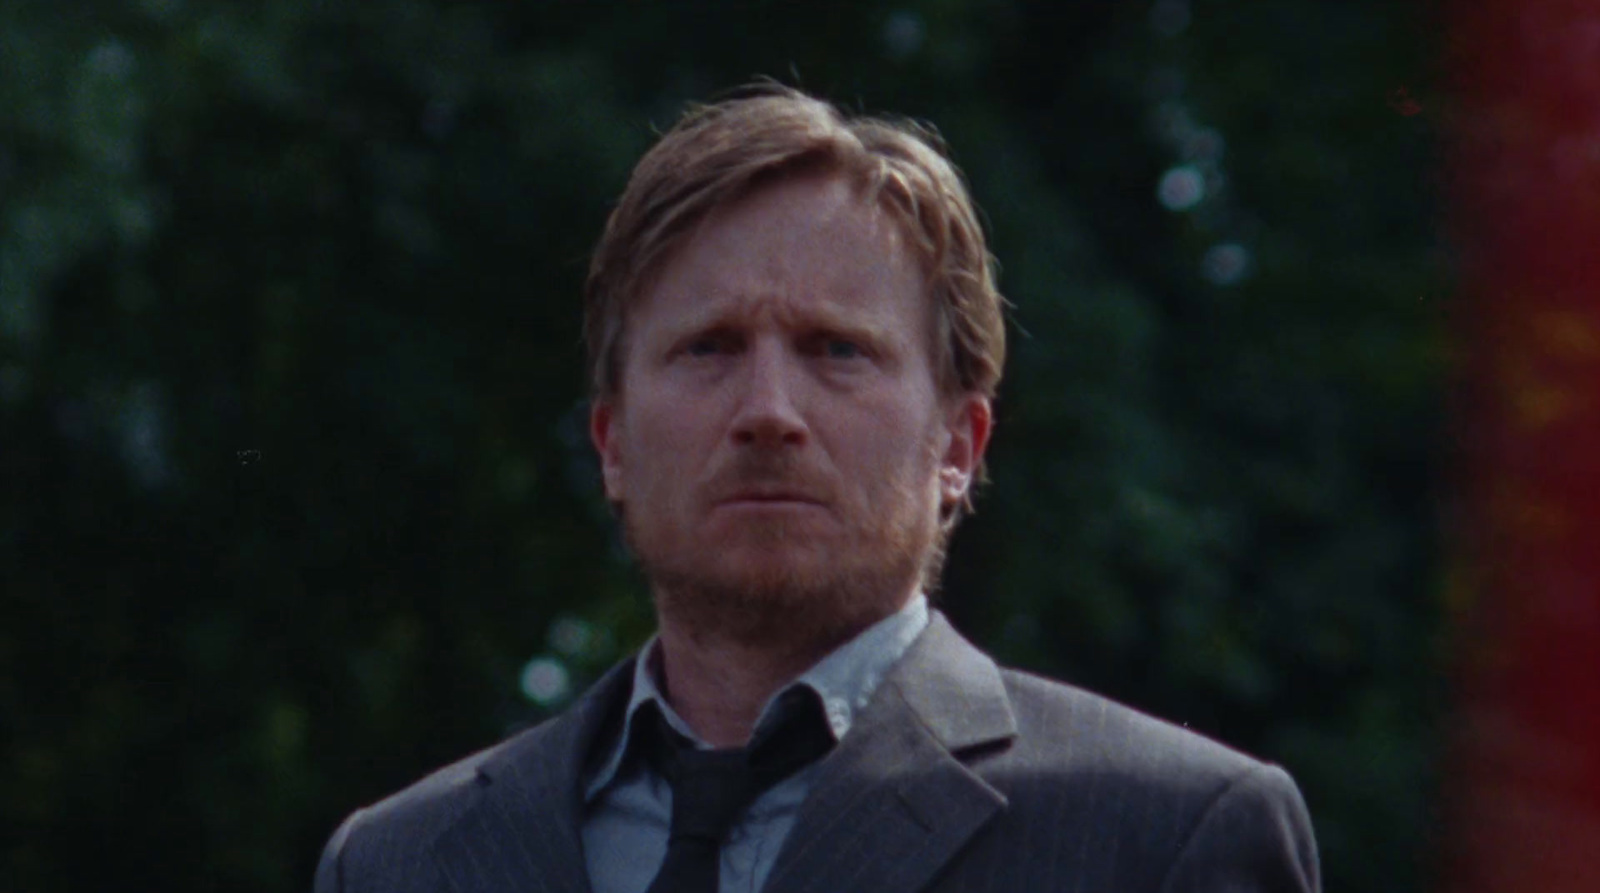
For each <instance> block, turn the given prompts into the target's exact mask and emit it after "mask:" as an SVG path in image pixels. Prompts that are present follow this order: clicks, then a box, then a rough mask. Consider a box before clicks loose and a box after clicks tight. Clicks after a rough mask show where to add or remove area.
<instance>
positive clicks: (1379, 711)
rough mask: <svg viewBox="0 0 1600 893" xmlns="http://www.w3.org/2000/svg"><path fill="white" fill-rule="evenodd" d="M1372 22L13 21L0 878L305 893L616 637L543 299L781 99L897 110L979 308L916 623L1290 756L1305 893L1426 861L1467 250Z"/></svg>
mask: <svg viewBox="0 0 1600 893" xmlns="http://www.w3.org/2000/svg"><path fill="white" fill-rule="evenodd" d="M1430 15H1431V13H1430V12H1429V7H1428V6H1427V5H1424V4H1412V3H1396V2H1393V0H1337V2H1334V0H1271V2H1268V0H1193V2H1190V0H1154V2H1072V3H1067V2H1047V0H1032V2H1030V0H921V2H916V0H903V2H876V0H869V2H852V3H821V2H817V3H808V4H803V5H802V4H796V3H778V2H770V3H717V2H694V3H672V4H667V3H656V4H644V3H627V4H623V3H615V4H604V3H582V4H580V3H553V2H541V3H521V4H502V3H487V2H448V3H447V2H443V0H437V2H427V0H385V2H365V3H339V2H332V0H326V2H319V0H274V2H271V3H240V2H225V0H122V2H113V0H77V2H72V3H50V2H26V0H7V2H0V888H3V889H4V890H7V891H17V893H36V891H41V893H42V891H67V890H73V891H79V890H81V891H91V890H92V891H101V890H158V889H159V890H164V891H171V893H182V891H200V890H219V889H225V890H231V891H260V893H287V891H292V890H305V889H309V884H310V879H311V874H312V869H313V866H314V864H315V861H316V858H317V855H318V853H319V851H320V848H321V846H322V844H323V842H324V840H325V839H326V838H327V836H328V834H329V833H330V832H331V831H332V830H333V828H334V826H335V825H336V824H337V822H338V820H339V819H340V818H341V817H342V816H343V815H345V814H347V813H348V812H350V811H351V810H352V809H354V808H356V807H357V806H360V805H363V804H366V803H369V802H371V801H373V800H374V799H376V798H378V797H380V796H382V795H384V794H386V793H388V792H391V791H393V790H395V789H396V788H398V787H400V786H402V785H403V784H405V783H407V782H409V781H411V780H413V779H415V778H417V777H419V776H420V775H422V774H424V773H425V772H426V771H428V770H429V769H431V768H433V767H436V766H438V765H440V764H443V763H445V762H448V761H450V760H452V759H455V758H457V757H459V756H462V755H464V754H466V753H468V752H470V751H473V750H476V749H479V748H481V747H484V746H487V745H489V744H491V743H493V742H494V741H496V740H498V739H499V738H501V737H502V736H504V735H506V734H508V733H509V732H512V731H515V730H517V729H520V728H522V727H525V726H526V725H528V724H530V723H533V722H537V721H538V720H539V719H541V718H543V717H546V716H548V715H550V714H552V713H553V712H555V711H559V710H560V709H561V708H562V707H563V706H564V705H566V704H567V703H569V702H570V700H571V699H572V698H573V697H575V696H576V695H577V694H578V693H580V692H581V691H582V690H583V688H584V686H585V685H587V684H588V683H589V682H590V681H592V680H593V679H595V678H596V677H597V676H598V674H599V673H600V672H602V671H603V670H604V669H605V668H606V667H608V666H610V665H611V664H612V663H613V662H615V661H616V660H618V659H620V658H622V657H624V656H626V655H627V654H628V653H629V652H630V651H631V650H632V649H633V648H635V647H636V646H637V645H638V644H639V643H640V642H641V641H642V640H643V639H644V637H645V636H646V635H648V634H649V632H650V631H651V628H652V617H651V613H650V608H649V603H648V600H647V598H646V597H645V593H644V588H643V586H642V584H641V581H640V580H639V579H638V577H637V575H636V574H635V573H634V572H633V571H632V570H631V569H630V568H629V566H628V564H627V562H626V560H625V557H624V555H623V553H622V550H621V548H620V544H619V541H618V537H617V535H616V532H615V530H614V529H613V526H612V524H611V521H610V519H609V516H608V514H607V511H606V508H605V505H604V502H603V500H602V497H601V493H600V488H599V478H598V474H597V469H596V465H595V462H594V460H593V458H592V456H591V452H590V448H589V446H588V443H587V439H586V436H585V433H584V432H585V427H584V426H585V420H586V406H585V404H584V403H583V395H584V382H583V377H582V352H581V347H580V340H579V290H580V284H581V281H582V277H583V274H584V270H585V265H586V262H587V255H588V251H589V249H590V247H591V245H592V243H593V240H594V239H595V237H596V236H597V235H598V233H599V230H600V227H601V224H602V222H603V220H604V217H605V215H606V213H607V212H608V210H609V208H610V205H611V202H612V201H613V200H614V198H615V197H616V196H617V194H618V193H619V192H620V191H621V189H622V187H623V184H624V182H625V180H626V177H627V174H628V172H629V170H630V168H631V166H632V164H633V162H634V161H635V160H636V159H637V158H638V157H639V155H640V154H641V153H642V152H643V151H644V150H645V148H646V147H648V146H649V145H650V143H651V141H652V139H653V136H654V134H656V133H657V132H659V131H660V130H662V129H664V128H666V127H667V126H669V125H670V124H671V123H672V122H673V121H674V120H675V118H676V117H677V115H678V114H679V113H680V112H681V111H682V110H683V109H684V108H685V105H686V103H689V102H691V101H695V100H706V99H710V98H714V97H715V96H716V95H717V93H718V92H719V91H722V90H725V89H727V88H730V87H733V86H735V85H738V84H740V83H742V82H746V81H748V80H750V79H752V78H754V77H756V76H758V75H769V76H772V77H775V78H777V79H779V80H782V81H784V82H787V83H791V84H794V85H797V86H801V87H803V88H805V89H808V90H811V91H814V92H817V93H819V94H821V95H823V96H826V97H829V98H831V99H834V100H836V101H838V102H840V103H841V104H843V105H844V106H846V107H848V108H850V109H855V110H865V111H870V112H889V113H898V114H904V115H909V116H913V117H916V118H920V119H926V120H928V121H930V122H932V123H933V124H934V125H936V126H937V127H938V128H939V130H940V131H941V132H942V133H943V134H944V136H945V137H946V139H947V140H948V142H949V144H950V147H951V150H952V153H953V155H954V157H955V158H956V160H957V162H958V163H959V164H960V165H961V166H962V167H963V169H964V170H965V171H966V173H967V175H968V177H969V179H970V181H971V184H972V188H973V191H974V193H975V195H976V197H977V199H978V202H979V203H980V204H981V205H982V206H983V208H984V210H985V212H986V214H987V217H988V223H989V225H990V227H991V229H992V247H993V250H994V251H995V253H996V254H997V255H998V257H999V259H1000V262H1001V264H1002V267H1003V274H1002V289H1003V291H1004V292H1005V293H1006V295H1007V296H1008V297H1009V298H1010V299H1011V300H1012V301H1013V302H1014V303H1015V305H1016V306H1015V309H1014V312H1013V313H1012V314H1011V323H1012V325H1011V336H1012V339H1013V340H1012V357H1011V361H1010V364H1009V367H1008V369H1007V370H1006V380H1005V382H1004V383H1003V384H1002V389H1001V399H1000V401H999V403H998V428H997V433H996V437H995V442H994V444H993V447H992V452H991V460H990V466H991V470H992V476H993V483H992V485H991V486H989V487H988V488H987V489H986V491H984V492H983V493H982V495H981V496H980V498H979V501H978V512H977V514H976V515H975V516H974V517H972V518H971V519H969V520H968V521H967V522H966V523H965V525H964V526H963V528H962V529H961V530H960V531H959V532H958V534H957V535H956V539H955V542H954V546H953V551H952V557H951V561H950V565H949V568H948V572H947V578H946V585H945V590H944V592H943V594H942V595H941V596H940V604H941V605H942V606H943V608H944V609H945V610H946V611H947V612H948V613H949V614H950V615H951V617H952V619H953V620H954V621H955V622H956V624H957V626H958V627H960V628H961V629H962V630H964V631H965V632H966V633H967V634H968V635H969V636H971V637H972V638H974V639H975V640H976V641H978V642H979V643H980V644H982V645H983V646H985V647H986V648H988V649H990V650H991V651H992V652H993V653H994V654H996V655H997V656H998V657H1000V658H1001V659H1002V660H1003V661H1006V662H1009V663H1012V664H1014V665H1018V666H1022V667H1026V668H1029V669H1032V670H1035V671H1038V672H1041V673H1045V674H1048V675H1050V676H1054V677H1057V678H1061V679H1066V680H1070V681H1073V682H1075V683H1078V684H1080V685H1083V686H1086V687H1089V688H1093V689H1096V690H1099V691H1101V692H1104V693H1106V694H1109V695H1111V696H1113V697H1115V698H1117V699H1120V700H1123V701H1125V702H1127V703H1130V704H1133V705H1135V706H1137V707H1140V708H1142V709H1145V710H1148V711H1151V712H1154V713H1157V714H1160V715H1162V716H1164V717H1167V718H1170V719H1172V720H1174V721H1177V722H1182V723H1185V724H1187V725H1188V726H1189V727H1190V728H1192V729H1195V730H1198V731H1201V732H1204V733H1206V734H1209V735H1212V736H1215V737H1218V738H1220V739H1222V740H1224V741H1227V742H1229V743H1231V744H1233V745H1235V746H1237V747H1240V748H1242V749H1245V750H1248V751H1251V752H1253V753H1256V754H1259V755H1261V756H1264V757H1266V758H1268V759H1271V760H1274V761H1278V762H1281V763H1283V764H1284V765H1285V766H1286V767H1288V769H1289V770H1290V771H1291V772H1292V773H1293V774H1294V776H1295V777H1296V778H1297V779H1298V781H1299V782H1300V784H1301V786H1302V788H1303V790H1304V792H1305V795H1306V798H1307V800H1308V803H1309V805H1310V808H1311V811H1312V814H1313V817H1314V820H1315V823H1316V828H1317V832H1318V836H1319V839H1320V842H1321V845H1322V851H1323V860H1324V871H1325V877H1326V884H1327V888H1328V889H1330V890H1363V891H1367V890H1371V891H1376V890H1384V891H1409V890H1420V889H1423V888H1424V887H1426V886H1428V885H1429V884H1430V878H1432V877H1433V875H1434V873H1435V869H1434V853H1435V851H1436V844H1437V839H1438V837H1439V835H1440V828H1441V824H1440V817H1439V806H1438V799H1437V798H1436V797H1435V796H1434V793H1435V790H1436V788H1437V786H1438V777H1439V767H1440V766H1441V765H1442V761H1443V755H1444V753H1445V736H1444V735H1443V734H1442V732H1441V729H1442V725H1441V720H1442V719H1443V718H1444V717H1445V716H1446V713H1447V711H1448V709H1449V707H1450V704H1449V702H1448V700H1447V699H1446V697H1445V694H1446V688H1445V685H1444V682H1445V679H1446V678H1447V677H1446V673H1445V669H1446V668H1447V667H1448V666H1449V665H1450V664H1449V662H1450V660H1451V657H1452V655H1451V649H1450V642H1451V637H1450V628H1449V627H1448V626H1447V620H1448V619H1449V617H1450V616H1451V612H1452V611H1453V610H1455V608H1453V607H1452V601H1451V597H1450V593H1451V592H1453V591H1455V589H1454V588H1453V587H1452V586H1450V585H1447V582H1446V581H1447V579H1448V578H1449V575H1448V574H1447V573H1446V572H1445V567H1446V562H1445V561H1444V560H1443V558H1442V554H1443V552H1442V548H1441V542H1442V525H1441V522H1440V520H1439V519H1440V517H1441V511H1442V508H1443V507H1444V506H1445V505H1446V500H1445V499H1444V497H1443V496H1442V493H1443V492H1444V490H1443V483H1444V478H1445V476H1446V472H1447V471H1448V469H1449V468H1450V463H1451V461H1452V460H1451V456H1452V455H1453V454H1452V452H1451V449H1450V448H1449V438H1448V437H1446V434H1445V432H1446V426H1445V424H1444V419H1445V409H1446V405H1447V402H1448V401H1447V399H1446V394H1447V393H1448V389H1447V385H1448V381H1447V377H1448V373H1449V351H1448V350H1447V339H1446V337H1445V335H1446V331H1445V328H1446V326H1445V323H1446V321H1447V319H1448V317H1449V311H1448V308H1449V306H1450V295H1451V293H1452V280H1453V277H1455V276H1456V272H1455V270H1456V264H1455V262H1454V261H1453V259H1452V257H1451V253H1450V252H1449V251H1448V250H1447V248H1446V244H1447V242H1446V235H1445V234H1444V233H1443V231H1442V230H1441V228H1440V226H1439V225H1438V222H1439V221H1438V218H1439V216H1440V210H1439V209H1440V199H1439V193H1440V191H1441V190H1440V186H1441V182H1442V179H1443V177H1442V176H1441V174H1440V173H1439V172H1440V170H1441V164H1440V161H1441V154H1442V152H1441V148H1440V135H1439V132H1438V131H1439V114H1438V112H1439V103H1440V102H1441V101H1442V100H1440V99H1439V98H1438V83H1439V78H1438V76H1437V74H1436V72H1435V71H1434V69H1433V66H1436V65H1437V64H1438V60H1439V59H1440V58H1441V48H1440V47H1439V46H1437V45H1435V44H1434V43H1431V42H1430V41H1436V40H1437V37H1436V35H1438V34H1439V33H1440V32H1439V28H1438V27H1437V23H1436V22H1434V21H1433V20H1432V19H1431V18H1430Z"/></svg>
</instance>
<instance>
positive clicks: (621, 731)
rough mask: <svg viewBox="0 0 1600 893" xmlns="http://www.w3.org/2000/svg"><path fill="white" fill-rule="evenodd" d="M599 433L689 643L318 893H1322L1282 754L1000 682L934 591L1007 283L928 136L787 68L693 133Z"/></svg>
mask: <svg viewBox="0 0 1600 893" xmlns="http://www.w3.org/2000/svg"><path fill="white" fill-rule="evenodd" d="M586 302H587V303H586V314H585V328H586V336H587V343H588V347H589V354H590V363H591V373H592V381H593V388H594V393H593V398H594V399H593V411H592V417H591V424H590V433H591V436H592V439H593V441H594V445H595V448H596V449H597V451H598V452H599V455H600V459H601V468H602V473H603V477H604V484H605V490H606V493H607V496H608V497H609V499H610V500H611V502H612V503H613V505H614V507H615V510H616V512H617V514H618V516H619V518H620V519H621V521H622V524H623V528H624V530H625V533H626V536H627V541H628V543H629V546H630V548H631V550H632V552H633V554H634V556H635V557H636V559H637V560H638V561H639V563H640V565H641V566H642V568H643V569H644V571H645V573H646V576H647V577H648V579H649V581H650V586H651V594H652V596H653V598H654V602H655V607H656V613H657V617H658V620H659V635H657V636H656V637H654V638H653V639H652V640H651V641H650V642H648V643H647V644H646V645H645V647H644V648H643V649H642V651H641V653H640V655H639V657H638V659H637V660H629V661H625V662H624V663H623V664H621V665H620V666H618V667H616V668H614V669H613V670H612V671H611V672H610V673H608V674H607V675H606V676H605V677H604V678H602V679H601V680H600V681H599V682H598V683H596V684H595V686H594V687H593V688H592V689H591V690H590V691H589V692H588V693H586V694H585V695H584V696H583V697H582V698H581V699H580V701H579V702H578V703H577V704H576V705H575V706H574V707H573V708H572V709H570V710H569V711H567V712H566V713H565V714H563V715H561V716H558V717H556V718H554V719H552V720H550V721H548V722H546V723H544V724H542V725H539V726H537V727H536V728H534V729H532V730H530V731H527V732H524V733H523V734H521V735H518V736H516V737H514V738H512V739H511V740H509V741H506V742H504V743H502V744H500V745H499V746H496V747H493V748H491V749H489V750H487V751H484V752H482V753H480V754H477V755H475V756H472V757H469V758H467V759H466V760H464V761H462V762H460V763H457V764H455V765H453V766H450V767H447V768H445V769H443V770H440V771H439V772H437V773H435V774H434V775H432V776H430V777H429V778H427V779H425V780H423V781H421V782H419V783H418V784H416V785H414V786H413V787H411V788H408V789H407V790H405V791H402V792H401V793H399V794H397V795H395V796H393V797H391V798H389V799H387V800H385V801H383V802H381V803H379V804H377V805H375V806H371V807H368V808H366V809H363V810H360V811H358V812H357V813H355V814H354V815H353V816H351V817H350V818H349V819H348V820H347V821H346V822H345V823H344V825H343V826H342V827H341V828H340V829H339V830H338V831H337V832H336V833H335V835H334V836H333V839H332V840H331V841H330V842H329V844H328V847H327V850H326V852H325V854H324V856H323V860H322V863H321V865H320V867H319V869H318V872H317V879H316V886H317V890H318V891H319V893H334V891H348V893H357V891H362V893H364V891H380V890H381V891H390V893H399V891H411V890H417V891H421V890H454V891H457V893H488V891H522V890H528V891H537V890H544V891H572V893H581V891H585V890H593V891H594V893H641V891H646V890H648V891H651V893H663V891H669V890H670V891H684V893H688V891H695V893H712V891H756V890H767V891H773V893H800V891H816V893H846V891H863V893H864V891H873V893H911V891H957V890H963V891H966V890H992V891H1035V890H1039V891H1043V890H1083V891H1124V893H1128V891H1152V893H1154V891H1187V890H1193V891H1202V890H1216V891H1223V890H1227V891H1315V890H1317V889H1318V888H1319V879H1318V867H1317V857H1316V851H1315V845H1314V843H1313V841H1312V836H1311V827H1310V820H1309V818H1308V816H1307V813H1306V809H1305V806H1304V804H1303V802H1302V801H1301V798H1300V795H1299V793H1298V792H1297V790H1296V789H1295V787H1294V784H1293V782H1292V781H1291V780H1290V779H1289V777H1288V775H1286V774H1285V773H1284V772H1283V771H1282V770H1281V769H1278V768H1276V767H1273V766H1269V765H1267V764H1263V763H1260V762H1257V761H1255V760H1253V759H1250V758H1249V757H1246V756H1243V755H1241V754H1239V753H1236V752H1234V751H1231V750H1228V749H1227V748H1225V747H1223V746H1221V745H1218V744H1215V743H1212V742H1210V741H1208V740H1206V739H1204V738H1201V737H1199V736H1197V735H1193V734H1190V733H1188V732H1185V731H1183V730H1181V729H1178V728H1175V727H1173V726H1171V725H1168V724H1165V723H1162V722H1160V721H1157V720H1154V719H1151V718H1149V717H1146V716H1143V715H1141V714H1139V713H1136V712H1134V711H1132V710H1130V709H1128V708H1125V707H1122V706H1118V705H1116V704H1113V703H1111V702H1109V701H1107V700H1105V699H1102V698H1100V697H1097V696H1095V695H1092V694H1089V693H1087V692H1084V691H1081V690H1078V689H1075V688H1072V687H1069V686H1065V685H1061V684H1058V683H1054V682H1050V681H1046V680H1043V679H1040V678H1037V677H1034V676H1030V675H1027V674H1024V673H1019V672H1014V671H1011V670H1003V669H1000V668H998V667H997V666H996V665H995V664H994V662H993V661H991V660H990V659H989V658H988V657H987V656H985V655H984V654H983V653H982V652H980V651H978V650H977V649H976V648H974V647H973V646H972V645H970V644H969V643H967V642H966V641H965V640H964V639H962V638H961V636H959V635H958V634H957V633H956V632H955V631H954V630H953V629H952V628H951V626H950V624H949V623H948V622H947V621H946V620H945V618H944V617H943V616H942V615H941V614H940V613H939V612H938V611H936V610H932V609H930V608H929V606H928V602H927V598H926V595H925V592H926V591H928V590H929V589H931V588H932V587H933V586H934V585H935V584H936V582H937V577H938V573H939V567H940V562H941V560H942V555H943V551H944V544H945V541H946V538H947V537H948V535H949V533H950V530H951V529H952V527H953V526H954V525H955V523H956V521H957V520H958V518H959V516H960V514H961V512H962V510H963V509H964V508H967V507H969V506H970V502H969V497H970V493H971V488H972V484H973V482H974V480H975V479H977V478H979V477H980V476H981V472H982V462H983V455H984V449H985V447H986V445H987V444H988V441H989V433H990V425H991V414H990V401H991V399H992V398H993V396H994V394H995V388H996V386H997V384H998V382H999V379H1000V370H1001V365H1002V361H1003V359H1004V350H1005V344H1004V328H1003V322H1002V299H1001V297H1000V295H999V293H998V292H997V291H996V289H995V284H994V277H993V274H992V270H991V263H990V258H989V255H988V253H987V250H986V248H985V242H984V237H983V232H982V229H981V227H980V225H979V223H978V219H977V215H976V213H975V211H974V208H973V206H972V203H971V201H970V200H969V199H968V197H967V192H966V189H965V187H964V185H963V184H962V182H961V179H960V177H959V175H958V174H957V172H956V171H955V169H954V168H953V167H952V166H951V164H950V163H949V162H948V161H947V160H946V159H945V158H944V157H943V156H942V154H941V153H940V151H939V150H938V149H937V148H936V144H935V142H934V141H933V140H932V139H931V138H930V136H929V135H928V134H926V133H925V132H923V131H921V130H920V129H918V128H915V127H912V126H909V125H901V124H895V123H889V122H885V121H880V120H874V119H866V118H856V119H847V118H846V117H844V116H843V115H841V114H840V113H839V112H838V111H837V110H836V109H834V108H833V107H832V106H830V105H827V104H825V103H823V102H821V101H818V100H815V99H812V98H810V97H807V96H805V95H803V94H800V93H798V92H795V91H792V90H786V89H781V88H773V87H769V88H764V89H761V90H758V91H755V92H754V93H753V94H747V95H744V96H743V97H741V98H737V99H732V100H728V101H725V102H722V103H719V104H717V105H713V106H710V107H707V108H702V109H699V110H697V111H695V112H693V113H691V114H690V115H688V116H686V117H685V119H684V120H682V121H680V122H679V123H678V125H677V126H676V127H674V128H673V129H672V130H671V131H670V132H669V133H667V134H666V135H665V136H664V137H663V138H662V139H661V141H660V142H659V143H658V144H657V145H656V146H655V147H654V148H653V149H652V150H651V151H650V152H649V153H648V154H647V155H646V156H645V157H644V159H643V160H642V161H641V162H640V163H639V166H638V168H637V169H636V170H635V171H634V174H633V177H632V179H631V181H630V182H629V184H628V187H627V189H626V191H625V192H624V194H623V197H622V199H621V201H620V202H619V204H618V206H617V208H616V209H615V211H614V212H613V213H612V215H611V218H610V220H609V222H608V223H607V225H606V229H605V232H604V234H603V235H602V236H601V239H600V243H599V245H598V247H597V249H596V252H595V256H594V260H593V264H592V267H591V272H590V280H589V284H588V288H587V292H586Z"/></svg>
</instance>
